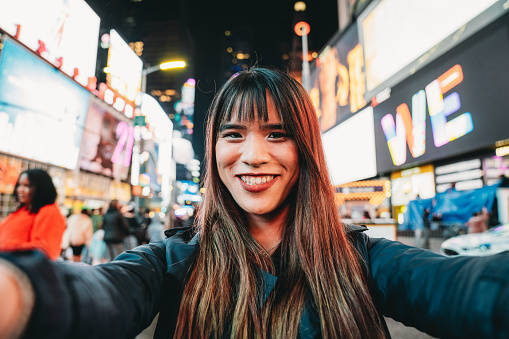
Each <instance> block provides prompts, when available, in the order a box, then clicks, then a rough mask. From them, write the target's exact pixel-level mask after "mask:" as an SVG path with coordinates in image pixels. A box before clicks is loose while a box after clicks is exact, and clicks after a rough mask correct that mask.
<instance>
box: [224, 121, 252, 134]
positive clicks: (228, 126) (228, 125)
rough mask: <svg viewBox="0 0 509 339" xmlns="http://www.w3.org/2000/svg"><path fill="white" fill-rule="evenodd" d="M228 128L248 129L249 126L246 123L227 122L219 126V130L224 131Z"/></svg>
mask: <svg viewBox="0 0 509 339" xmlns="http://www.w3.org/2000/svg"><path fill="white" fill-rule="evenodd" d="M227 129H243V130H244V129H247V127H246V126H244V125H239V124H233V123H227V124H224V125H222V126H221V127H219V132H222V131H224V130H227Z"/></svg>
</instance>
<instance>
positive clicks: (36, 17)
mask: <svg viewBox="0 0 509 339" xmlns="http://www.w3.org/2000/svg"><path fill="white" fill-rule="evenodd" d="M0 8H1V10H0V27H1V28H2V29H4V30H5V31H7V32H8V33H9V34H11V35H12V36H16V35H18V37H17V38H18V39H19V40H20V41H21V42H23V43H24V44H25V45H27V46H28V47H29V48H30V49H32V50H33V51H38V50H39V52H40V54H41V56H43V57H44V58H46V59H47V60H48V61H49V62H51V63H53V64H55V65H57V64H60V63H61V70H62V71H64V72H65V73H67V74H68V75H70V76H73V75H74V73H75V68H76V69H77V70H78V72H79V76H78V77H77V80H78V81H79V82H80V83H81V84H83V85H86V84H87V80H88V77H94V76H95V66H96V61H97V41H98V38H99V24H100V19H99V17H98V16H97V14H95V12H94V11H93V10H92V9H91V8H90V7H89V6H88V5H87V3H86V2H85V1H83V0H44V1H40V0H15V1H11V0H0ZM60 58H61V59H60Z"/></svg>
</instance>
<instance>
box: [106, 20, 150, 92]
mask: <svg viewBox="0 0 509 339" xmlns="http://www.w3.org/2000/svg"><path fill="white" fill-rule="evenodd" d="M108 70H109V71H108V73H109V74H108V76H107V77H106V83H107V84H108V85H109V86H110V87H111V88H113V89H114V90H115V91H117V92H118V93H119V94H120V95H122V96H125V97H126V98H127V99H128V100H130V101H135V100H136V94H138V92H139V91H140V87H141V75H142V71H143V62H142V61H141V59H140V58H139V57H138V56H137V55H136V53H134V51H133V50H132V49H131V47H129V45H128V44H127V43H126V42H125V41H124V39H122V38H121V37H120V35H119V34H118V33H117V31H115V30H114V29H112V30H111V31H110V48H109V50H108Z"/></svg>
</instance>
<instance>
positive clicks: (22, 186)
mask: <svg viewBox="0 0 509 339" xmlns="http://www.w3.org/2000/svg"><path fill="white" fill-rule="evenodd" d="M16 194H17V196H18V201H19V202H20V203H22V204H24V205H30V204H31V202H32V196H33V195H34V189H33V187H32V185H30V180H28V175H26V173H24V174H22V175H21V176H20V177H19V180H18V187H17V188H16Z"/></svg>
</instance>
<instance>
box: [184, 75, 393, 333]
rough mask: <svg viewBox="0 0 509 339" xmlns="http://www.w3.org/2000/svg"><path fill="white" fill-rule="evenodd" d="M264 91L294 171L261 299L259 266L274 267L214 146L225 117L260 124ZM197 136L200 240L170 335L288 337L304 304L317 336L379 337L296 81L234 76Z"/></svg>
mask: <svg viewBox="0 0 509 339" xmlns="http://www.w3.org/2000/svg"><path fill="white" fill-rule="evenodd" d="M267 95H269V96H270V97H271V98H272V99H273V101H274V103H275V105H276V108H277V110H278V112H279V115H280V118H281V121H282V122H283V126H284V127H285V129H286V130H287V132H288V133H289V134H290V135H292V136H293V138H294V140H295V143H296V145H297V149H298V152H299V162H300V164H299V165H300V172H299V180H298V182H297V184H296V187H295V188H294V191H293V192H292V194H291V196H290V197H289V198H288V200H289V201H288V204H290V208H289V211H290V212H289V215H288V217H287V220H286V225H285V231H284V235H283V240H282V243H281V270H280V273H279V277H278V280H277V283H276V286H275V288H274V290H273V291H272V292H271V294H270V295H269V297H268V299H267V300H266V301H265V303H264V304H263V305H262V277H261V275H260V269H262V270H265V271H267V272H269V273H274V267H273V263H272V260H271V257H270V256H269V255H268V254H267V253H266V252H265V251H264V250H263V248H262V247H261V246H260V245H259V244H258V243H257V242H256V241H255V240H254V238H253V237H252V236H251V234H250V233H249V230H248V227H247V222H246V220H245V218H244V216H243V214H242V210H241V209H240V207H239V206H238V205H237V204H236V203H235V201H234V200H233V198H232V196H231V195H230V193H229V192H228V190H227V189H226V187H225V186H224V185H223V183H222V182H221V180H220V179H219V175H218V171H217V164H216V159H215V157H216V154H215V145H216V140H217V133H218V132H217V131H218V130H219V127H220V126H221V124H223V123H225V122H227V121H229V120H230V119H231V118H232V115H236V116H237V117H238V118H239V119H240V120H248V121H249V120H252V119H254V118H255V115H257V116H258V118H259V119H264V120H265V121H267V119H268V114H267ZM206 142H207V146H206V157H205V161H206V173H205V180H204V187H205V188H206V193H205V197H204V201H203V205H202V206H201V208H200V215H199V218H198V223H197V227H198V231H199V232H200V246H199V250H198V254H197V257H196V261H195V264H194V266H193V268H192V270H191V272H190V273H189V276H188V279H187V283H186V286H185V288H184V291H183V296H182V301H181V304H180V310H179V315H178V321H177V328H176V332H175V337H176V338H205V337H210V336H213V337H216V338H220V337H224V336H227V335H229V336H230V337H231V338H246V337H252V338H254V337H256V338H296V337H297V336H298V333H299V322H300V318H301V314H302V311H303V308H304V307H305V305H306V306H307V307H309V308H311V309H313V310H315V311H316V313H317V315H318V317H319V319H320V325H321V328H320V329H321V332H322V336H323V337H324V338H337V337H343V338H360V337H367V338H384V337H385V332H384V329H383V326H382V324H381V321H380V319H379V316H378V314H377V311H376V309H375V307H374V305H373V301H372V298H371V296H370V293H369V291H368V287H367V284H366V281H365V278H364V276H363V272H362V268H361V263H360V259H359V256H358V254H357V253H356V251H355V249H354V248H353V247H352V245H351V243H350V242H349V240H348V238H347V235H346V232H345V229H344V226H343V225H342V224H341V222H340V219H339V214H338V208H337V206H336V204H335V202H334V192H333V189H332V186H331V183H330V180H329V175H328V171H327V166H326V163H325V159H324V155H323V150H322V143H321V137H320V130H319V127H318V120H317V117H316V113H315V111H314V109H313V106H312V104H311V101H310V99H309V96H308V95H307V93H306V91H305V90H304V88H303V87H302V86H301V85H300V84H299V83H298V82H297V81H295V80H294V79H293V78H291V77H290V76H288V75H286V74H284V73H282V72H279V71H276V70H270V69H264V68H255V69H252V70H249V71H246V72H243V73H240V74H239V75H237V76H236V77H233V78H232V79H230V80H229V81H228V82H227V83H226V85H225V86H224V87H223V88H222V89H221V91H220V92H219V93H218V94H217V95H216V97H215V99H214V102H213V104H212V106H211V110H210V112H209V118H208V123H207V139H206ZM345 166H348V164H345Z"/></svg>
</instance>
